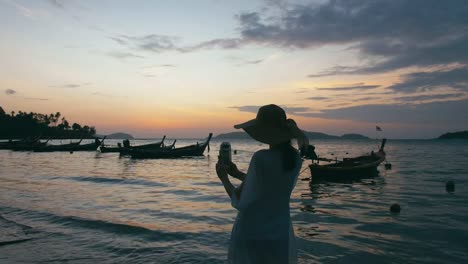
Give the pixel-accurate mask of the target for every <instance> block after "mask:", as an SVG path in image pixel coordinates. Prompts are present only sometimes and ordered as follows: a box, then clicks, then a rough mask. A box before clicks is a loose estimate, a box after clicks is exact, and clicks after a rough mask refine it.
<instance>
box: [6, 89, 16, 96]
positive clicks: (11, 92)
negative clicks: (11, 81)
mask: <svg viewBox="0 0 468 264" xmlns="http://www.w3.org/2000/svg"><path fill="white" fill-rule="evenodd" d="M5 94H7V95H14V94H16V91H15V90H12V89H6V90H5Z"/></svg>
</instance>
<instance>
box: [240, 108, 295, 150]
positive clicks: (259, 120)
mask: <svg viewBox="0 0 468 264" xmlns="http://www.w3.org/2000/svg"><path fill="white" fill-rule="evenodd" d="M234 128H236V129H243V130H244V131H245V132H247V134H249V135H250V136H251V137H252V138H253V139H255V140H257V141H260V142H262V143H265V144H272V145H275V144H279V143H284V142H287V141H289V140H291V139H293V138H298V137H302V136H303V133H302V131H301V130H300V129H299V128H298V127H297V125H296V122H295V121H294V120H292V119H287V118H286V112H285V111H284V110H283V109H282V108H281V107H279V106H277V105H274V104H269V105H264V106H262V107H260V109H258V113H257V117H256V118H255V119H252V120H250V121H247V122H245V123H242V124H238V125H235V126H234Z"/></svg>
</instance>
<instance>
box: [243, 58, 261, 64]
mask: <svg viewBox="0 0 468 264" xmlns="http://www.w3.org/2000/svg"><path fill="white" fill-rule="evenodd" d="M263 61H264V60H263V59H260V60H250V61H245V62H244V63H242V64H243V65H246V64H259V63H261V62H263Z"/></svg>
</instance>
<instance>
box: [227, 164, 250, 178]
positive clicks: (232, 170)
mask: <svg viewBox="0 0 468 264" xmlns="http://www.w3.org/2000/svg"><path fill="white" fill-rule="evenodd" d="M228 166H229V167H228V168H227V172H228V174H229V175H231V176H232V177H234V178H236V179H238V180H240V181H244V180H245V175H246V174H245V173H244V172H242V171H240V170H239V169H238V168H237V166H236V164H234V163H233V162H231V163H230V164H229V165H228Z"/></svg>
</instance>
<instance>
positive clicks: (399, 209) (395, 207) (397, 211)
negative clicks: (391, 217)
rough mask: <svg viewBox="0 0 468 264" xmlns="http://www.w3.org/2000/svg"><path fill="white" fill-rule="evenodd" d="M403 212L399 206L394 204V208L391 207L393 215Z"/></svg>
mask: <svg viewBox="0 0 468 264" xmlns="http://www.w3.org/2000/svg"><path fill="white" fill-rule="evenodd" d="M400 211H401V207H400V205H399V204H397V203H394V204H392V206H390V212H392V213H399V212H400Z"/></svg>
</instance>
